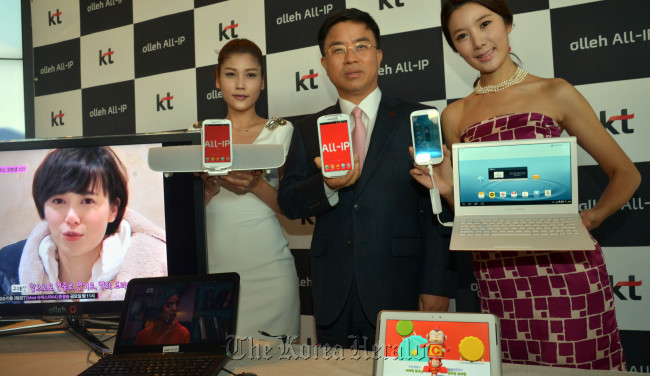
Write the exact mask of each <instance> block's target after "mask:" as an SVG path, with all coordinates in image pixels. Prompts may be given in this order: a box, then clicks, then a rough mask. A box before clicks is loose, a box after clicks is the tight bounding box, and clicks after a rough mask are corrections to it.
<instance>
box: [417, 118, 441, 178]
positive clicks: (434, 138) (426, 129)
mask: <svg viewBox="0 0 650 376" xmlns="http://www.w3.org/2000/svg"><path fill="white" fill-rule="evenodd" d="M411 137H412V138H413V152H414V153H413V154H414V156H415V163H417V164H419V165H422V166H426V165H435V164H438V163H440V162H442V159H443V153H442V131H441V129H440V113H439V112H438V110H436V109H435V108H430V109H426V110H418V111H413V112H412V113H411Z"/></svg>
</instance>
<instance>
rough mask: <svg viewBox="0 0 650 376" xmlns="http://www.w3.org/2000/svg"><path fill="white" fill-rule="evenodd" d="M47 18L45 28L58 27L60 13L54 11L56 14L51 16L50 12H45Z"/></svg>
mask: <svg viewBox="0 0 650 376" xmlns="http://www.w3.org/2000/svg"><path fill="white" fill-rule="evenodd" d="M47 17H48V18H49V23H48V25H47V26H52V25H55V26H56V25H60V24H61V11H60V10H58V9H57V10H56V13H54V14H52V11H51V10H48V11H47Z"/></svg>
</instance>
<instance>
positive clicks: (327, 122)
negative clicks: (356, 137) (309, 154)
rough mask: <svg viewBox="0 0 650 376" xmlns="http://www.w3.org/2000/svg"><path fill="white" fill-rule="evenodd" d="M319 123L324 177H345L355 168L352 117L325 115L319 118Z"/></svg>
mask: <svg viewBox="0 0 650 376" xmlns="http://www.w3.org/2000/svg"><path fill="white" fill-rule="evenodd" d="M317 123H318V125H317V126H318V141H319V145H320V158H321V165H322V166H321V170H322V171H323V176H325V177H328V178H334V177H338V176H344V175H345V174H347V173H348V171H350V170H352V169H353V168H354V158H353V155H352V154H353V151H352V141H351V140H352V138H351V136H350V125H349V124H350V117H349V116H348V115H346V114H333V115H325V116H321V117H319V118H318V121H317Z"/></svg>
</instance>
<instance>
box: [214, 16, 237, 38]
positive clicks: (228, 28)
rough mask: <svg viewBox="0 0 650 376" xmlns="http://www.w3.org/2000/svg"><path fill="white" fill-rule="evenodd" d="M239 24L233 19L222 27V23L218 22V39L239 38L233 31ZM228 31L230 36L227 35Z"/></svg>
mask: <svg viewBox="0 0 650 376" xmlns="http://www.w3.org/2000/svg"><path fill="white" fill-rule="evenodd" d="M238 26H239V24H236V23H235V20H232V21H230V25H228V26H226V27H224V26H223V23H221V22H220V23H219V41H222V40H224V39H225V40H230V38H239V35H237V33H235V29H236V28H237V27H238ZM228 31H230V36H228Z"/></svg>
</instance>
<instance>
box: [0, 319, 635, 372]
mask: <svg viewBox="0 0 650 376" xmlns="http://www.w3.org/2000/svg"><path fill="white" fill-rule="evenodd" d="M92 332H93V334H94V335H95V336H96V337H98V338H99V339H100V340H106V343H107V344H108V345H109V346H111V347H112V346H113V341H114V338H112V336H114V335H115V330H92ZM328 358H329V359H328ZM98 359H99V357H98V356H97V355H95V353H94V352H93V351H92V350H90V348H89V347H88V346H87V345H86V344H84V343H83V342H81V340H79V339H78V338H77V337H75V336H73V335H72V334H71V333H68V332H65V331H58V332H49V333H36V334H23V335H15V336H7V337H0V372H1V373H2V375H3V376H14V375H15V376H25V375H27V376H30V375H48V376H71V375H77V374H79V373H81V372H82V371H83V370H85V369H86V368H87V367H88V366H90V365H92V364H93V363H95V362H96V361H97V360H98ZM372 364H373V360H372V353H370V352H365V351H357V352H355V351H353V350H349V349H343V350H339V352H335V351H332V350H330V352H329V353H325V350H324V349H323V348H317V347H313V346H306V345H293V346H292V347H286V346H284V345H282V344H281V343H278V342H269V341H255V342H249V341H241V342H240V343H239V350H238V351H236V352H235V353H234V354H233V359H231V360H229V361H228V362H227V363H226V365H225V368H227V369H228V370H230V371H233V372H235V373H242V372H253V373H255V374H257V375H258V376H304V375H323V376H325V375H327V376H330V375H337V376H339V375H340V376H370V375H372ZM503 374H504V375H506V376H537V375H540V376H541V375H544V376H546V375H549V374H552V375H553V376H564V375H571V376H624V375H638V373H631V372H615V371H587V370H577V369H572V368H557V367H556V368H552V369H551V368H549V367H538V366H522V365H514V364H504V365H503ZM229 375H230V374H228V373H227V372H225V371H221V372H220V373H219V374H218V376H229Z"/></svg>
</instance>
